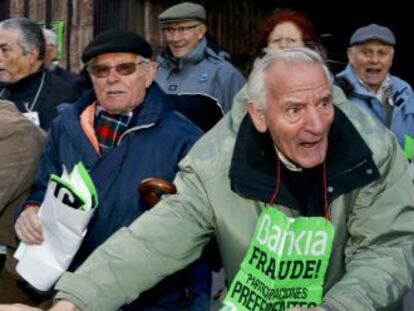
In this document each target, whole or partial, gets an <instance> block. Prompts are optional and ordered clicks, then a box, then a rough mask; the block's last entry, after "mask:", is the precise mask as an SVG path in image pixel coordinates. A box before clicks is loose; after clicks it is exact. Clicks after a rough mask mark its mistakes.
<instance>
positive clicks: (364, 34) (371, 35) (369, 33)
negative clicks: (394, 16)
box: [349, 24, 396, 46]
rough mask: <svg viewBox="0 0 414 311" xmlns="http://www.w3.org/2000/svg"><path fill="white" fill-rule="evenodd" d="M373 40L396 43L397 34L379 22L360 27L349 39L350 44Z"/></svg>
mask: <svg viewBox="0 0 414 311" xmlns="http://www.w3.org/2000/svg"><path fill="white" fill-rule="evenodd" d="M371 40H379V41H382V42H384V43H386V44H389V45H395V43H396V41H395V36H394V34H393V33H392V31H391V30H390V29H389V28H387V27H383V26H380V25H377V24H371V25H368V26H364V27H361V28H358V29H357V30H356V31H355V32H354V34H353V35H352V36H351V40H349V45H350V46H353V45H358V44H361V43H365V42H367V41H371Z"/></svg>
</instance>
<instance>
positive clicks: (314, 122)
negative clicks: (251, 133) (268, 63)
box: [248, 63, 334, 168]
mask: <svg viewBox="0 0 414 311" xmlns="http://www.w3.org/2000/svg"><path fill="white" fill-rule="evenodd" d="M265 85H266V89H267V96H266V99H267V109H266V110H264V111H261V110H258V109H257V106H256V104H255V103H250V104H249V108H248V109H249V113H250V115H251V116H252V120H253V122H254V124H255V127H256V128H257V130H258V131H260V132H263V133H264V132H266V131H267V130H268V131H269V132H270V135H271V137H272V139H273V142H274V144H275V145H276V147H277V148H278V150H279V151H280V152H282V153H283V154H284V155H285V156H286V157H287V158H288V159H289V160H290V161H292V162H294V163H296V164H297V165H298V166H300V167H303V168H311V167H315V166H317V165H319V164H321V163H322V162H323V161H324V160H325V157H326V152H327V150H328V133H329V129H330V127H331V124H332V121H333V118H334V108H333V104H332V94H331V87H330V83H329V81H328V79H327V77H326V75H325V73H324V71H323V69H322V67H321V66H319V65H315V64H306V63H297V64H291V65H287V64H282V63H279V64H276V65H274V66H273V67H271V68H270V69H269V71H268V72H267V79H266V84H265Z"/></svg>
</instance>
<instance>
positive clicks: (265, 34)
mask: <svg viewBox="0 0 414 311" xmlns="http://www.w3.org/2000/svg"><path fill="white" fill-rule="evenodd" d="M285 22H290V23H292V24H294V25H295V26H296V27H298V29H299V31H300V32H301V34H302V40H303V42H304V44H305V46H308V47H311V48H312V47H317V48H321V43H320V40H319V37H318V35H317V34H316V32H315V29H314V27H313V24H312V22H311V21H310V20H309V19H308V18H307V17H306V16H305V15H303V14H302V13H299V12H297V11H294V10H292V9H278V10H276V11H275V12H274V14H273V15H271V16H269V17H268V18H267V19H266V20H265V21H264V23H263V27H262V29H263V30H262V32H261V33H259V35H258V40H257V42H256V44H255V54H256V55H258V54H260V53H261V51H262V50H263V48H265V47H266V46H267V43H268V39H269V36H270V34H271V33H272V31H273V29H275V27H276V26H277V25H279V24H282V23H285Z"/></svg>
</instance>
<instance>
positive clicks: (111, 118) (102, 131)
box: [94, 108, 132, 154]
mask: <svg viewBox="0 0 414 311" xmlns="http://www.w3.org/2000/svg"><path fill="white" fill-rule="evenodd" d="M131 119H132V111H130V112H127V113H123V114H110V113H108V112H107V111H105V110H102V109H99V108H98V109H96V115H95V122H94V127H95V133H96V138H97V139H98V144H99V150H100V152H101V154H104V153H105V152H107V151H110V150H112V149H113V148H114V147H116V145H117V143H118V140H119V138H120V137H121V135H122V134H123V133H124V132H125V131H126V129H127V128H128V125H129V122H130V121H131Z"/></svg>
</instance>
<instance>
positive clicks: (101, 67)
mask: <svg viewBox="0 0 414 311" xmlns="http://www.w3.org/2000/svg"><path fill="white" fill-rule="evenodd" d="M144 63H145V64H146V63H148V61H147V60H141V61H139V62H138V63H133V62H127V63H120V64H116V65H112V66H110V65H105V64H96V65H91V66H88V67H87V70H88V72H89V73H90V74H91V75H93V76H94V77H95V78H106V77H108V76H109V73H110V72H111V68H115V71H116V72H117V73H118V74H120V75H121V76H128V75H130V74H133V73H134V72H135V71H136V70H137V66H138V65H141V64H144Z"/></svg>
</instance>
